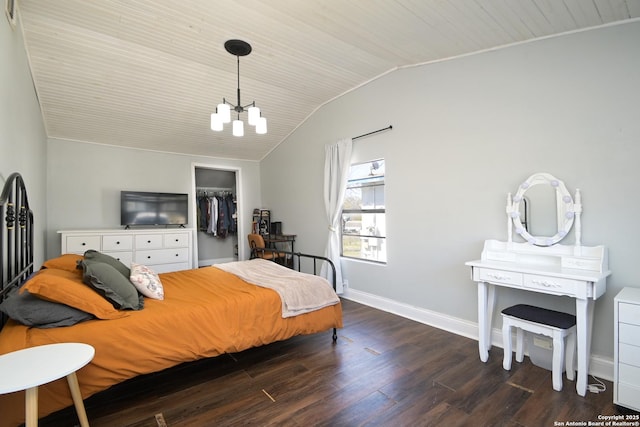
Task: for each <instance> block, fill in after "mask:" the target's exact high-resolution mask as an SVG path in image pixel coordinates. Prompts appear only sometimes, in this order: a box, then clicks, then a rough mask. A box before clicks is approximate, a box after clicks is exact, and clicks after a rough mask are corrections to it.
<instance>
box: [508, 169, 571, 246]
mask: <svg viewBox="0 0 640 427" xmlns="http://www.w3.org/2000/svg"><path fill="white" fill-rule="evenodd" d="M525 206H526V209H525ZM523 212H527V213H528V214H527V217H526V221H525V222H524V224H523V220H522V215H523ZM574 217H575V212H574V206H573V199H572V198H571V194H569V191H567V187H565V185H564V182H562V181H560V180H559V179H557V178H555V177H554V176H553V175H551V174H548V173H536V174H533V175H531V176H530V177H529V178H527V180H526V181H524V182H523V183H522V184H520V186H519V187H518V191H517V192H516V194H515V196H514V198H513V204H512V207H511V218H512V221H513V226H514V227H515V232H516V233H518V234H519V235H520V236H522V238H523V239H524V240H526V241H527V242H529V243H530V244H532V245H536V246H551V245H555V244H556V243H558V242H559V241H561V240H562V239H563V238H564V237H565V236H566V235H567V234H568V233H569V231H570V230H571V227H572V226H573V219H574ZM534 229H535V231H534Z"/></svg>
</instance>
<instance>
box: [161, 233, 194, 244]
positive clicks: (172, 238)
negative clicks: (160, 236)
mask: <svg viewBox="0 0 640 427" xmlns="http://www.w3.org/2000/svg"><path fill="white" fill-rule="evenodd" d="M187 246H189V233H167V234H165V235H164V247H165V248H186V247H187Z"/></svg>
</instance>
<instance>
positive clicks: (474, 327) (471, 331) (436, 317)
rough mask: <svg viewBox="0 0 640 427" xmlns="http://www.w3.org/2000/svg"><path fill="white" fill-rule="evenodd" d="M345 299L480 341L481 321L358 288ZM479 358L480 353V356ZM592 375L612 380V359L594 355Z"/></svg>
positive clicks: (496, 338)
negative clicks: (466, 318)
mask: <svg viewBox="0 0 640 427" xmlns="http://www.w3.org/2000/svg"><path fill="white" fill-rule="evenodd" d="M341 297H342V298H345V299H348V300H351V301H355V302H358V303H361V304H364V305H368V306H370V307H373V308H377V309H379V310H382V311H386V312H388V313H393V314H397V315H398V316H402V317H405V318H407V319H411V320H415V321H416V322H420V323H424V324H425V325H429V326H433V327H435V328H438V329H442V330H445V331H447V332H451V333H454V334H456V335H461V336H463V337H467V338H471V339H474V340H476V341H477V340H478V324H477V323H476V322H470V321H468V320H464V319H459V318H457V317H453V316H448V315H446V314H442V313H438V312H436V311H431V310H427V309H425V308H420V307H416V306H413V305H409V304H405V303H401V302H398V301H395V300H392V299H388V298H384V297H380V296H378V295H373V294H370V293H367V292H362V291H358V290H356V289H351V288H345V290H344V293H343V294H342V295H341ZM491 344H492V345H493V346H496V347H500V348H502V330H501V329H498V328H493V329H492V330H491ZM478 357H479V356H478ZM589 374H590V375H593V376H595V377H598V378H603V379H605V380H608V381H613V360H612V359H610V358H607V357H604V356H599V355H594V354H592V355H591V358H590V360H589Z"/></svg>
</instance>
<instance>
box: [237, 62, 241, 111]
mask: <svg viewBox="0 0 640 427" xmlns="http://www.w3.org/2000/svg"><path fill="white" fill-rule="evenodd" d="M236 58H238V104H237V105H236V111H237V112H238V113H240V112H242V104H241V103H240V57H239V56H236Z"/></svg>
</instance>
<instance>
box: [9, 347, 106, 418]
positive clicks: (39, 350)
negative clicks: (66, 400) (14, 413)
mask: <svg viewBox="0 0 640 427" xmlns="http://www.w3.org/2000/svg"><path fill="white" fill-rule="evenodd" d="M94 354H95V349H94V348H93V347H92V346H90V345H88V344H81V343H61V344H48V345H42V346H37V347H29V348H25V349H23V350H18V351H14V352H12V353H7V354H3V355H1V356H0V394H5V393H13V392H14V391H20V390H26V397H25V425H26V427H31V426H37V425H38V386H40V385H42V384H46V383H49V382H51V381H55V380H57V379H59V378H62V377H64V376H66V377H67V381H68V383H69V389H70V390H71V397H72V398H73V403H74V405H75V407H76V412H77V413H78V419H79V420H80V425H81V426H82V427H85V426H87V427H88V426H89V421H88V420H87V414H86V412H85V409H84V403H83V402H82V395H81V394H80V386H79V385H78V378H77V377H76V371H77V370H78V369H80V368H82V367H83V366H85V365H86V364H87V363H89V362H90V361H91V359H93V355H94Z"/></svg>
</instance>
